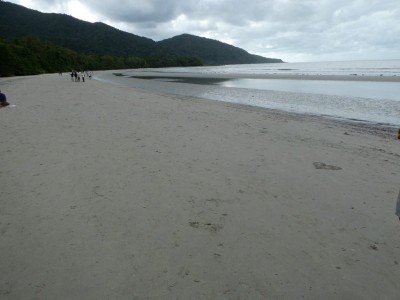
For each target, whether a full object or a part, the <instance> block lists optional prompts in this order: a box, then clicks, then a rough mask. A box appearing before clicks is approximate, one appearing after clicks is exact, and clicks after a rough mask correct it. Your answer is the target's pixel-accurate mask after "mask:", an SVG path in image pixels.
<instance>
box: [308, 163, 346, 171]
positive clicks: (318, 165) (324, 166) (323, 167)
mask: <svg viewBox="0 0 400 300" xmlns="http://www.w3.org/2000/svg"><path fill="white" fill-rule="evenodd" d="M313 165H314V167H315V168H316V169H317V170H342V168H341V167H336V166H331V165H327V164H325V163H323V162H314V163H313Z"/></svg>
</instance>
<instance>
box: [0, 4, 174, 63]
mask: <svg viewBox="0 0 400 300" xmlns="http://www.w3.org/2000/svg"><path fill="white" fill-rule="evenodd" d="M21 36H35V37H38V38H40V39H42V40H46V41H49V42H52V43H53V44H56V45H59V46H62V47H65V48H69V49H72V50H75V51H77V52H81V53H97V54H102V55H123V56H145V55H149V56H151V55H155V54H160V53H159V47H158V46H157V44H156V42H155V41H153V40H151V39H148V38H145V37H140V36H137V35H134V34H131V33H127V32H123V31H121V30H118V29H115V28H113V27H111V26H108V25H106V24H103V23H90V22H85V21H81V20H79V19H76V18H74V17H71V16H68V15H65V14H48V13H41V12H38V11H36V10H32V9H28V8H25V7H23V6H20V5H17V4H13V3H9V2H4V1H0V37H4V38H8V39H10V38H15V37H21ZM166 52H167V51H165V53H164V54H167V53H166Z"/></svg>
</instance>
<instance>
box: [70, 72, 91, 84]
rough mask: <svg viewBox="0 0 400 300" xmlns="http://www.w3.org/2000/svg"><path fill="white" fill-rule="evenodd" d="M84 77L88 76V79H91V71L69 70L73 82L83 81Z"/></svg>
mask: <svg viewBox="0 0 400 300" xmlns="http://www.w3.org/2000/svg"><path fill="white" fill-rule="evenodd" d="M85 77H89V79H92V72H88V71H84V72H77V71H72V72H71V81H73V82H80V81H82V82H85Z"/></svg>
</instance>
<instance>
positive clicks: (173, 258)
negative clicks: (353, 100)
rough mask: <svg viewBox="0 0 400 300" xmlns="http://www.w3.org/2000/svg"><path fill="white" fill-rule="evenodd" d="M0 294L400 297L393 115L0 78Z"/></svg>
mask: <svg viewBox="0 0 400 300" xmlns="http://www.w3.org/2000/svg"><path fill="white" fill-rule="evenodd" d="M0 87H1V90H3V91H4V92H5V93H6V94H7V96H8V99H9V102H10V103H11V104H14V105H16V107H13V108H2V109H0V125H1V128H2V130H1V133H0V135H1V138H0V149H1V155H0V166H1V169H0V190H1V193H0V239H1V243H0V253H1V254H2V255H1V258H0V269H1V275H0V278H1V281H0V298H1V299H303V298H304V299H397V298H398V278H399V276H400V268H399V263H400V222H399V220H398V218H397V216H396V215H395V205H396V199H397V196H398V193H399V177H400V159H399V158H400V154H399V140H398V139H397V130H396V129H395V128H386V127H382V126H375V125H368V124H363V125H361V124H355V123H345V122H337V121H333V120H329V119H324V118H319V117H310V116H303V115H296V114H289V113H283V112H278V111H273V110H267V109H260V108H255V107H249V106H242V105H237V104H229V103H223V102H217V101H208V100H203V99H194V98H189V97H179V96H171V95H164V94H160V93H151V92H145V91H142V90H138V89H132V88H127V87H119V86H114V85H110V84H107V83H103V82H98V81H95V80H87V82H85V83H73V82H71V81H70V79H69V77H68V76H66V75H64V76H59V75H42V76H32V77H24V78H11V79H0Z"/></svg>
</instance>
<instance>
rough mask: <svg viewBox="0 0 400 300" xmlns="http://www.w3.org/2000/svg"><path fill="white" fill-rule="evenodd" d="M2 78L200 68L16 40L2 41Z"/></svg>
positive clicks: (180, 60)
mask: <svg viewBox="0 0 400 300" xmlns="http://www.w3.org/2000/svg"><path fill="white" fill-rule="evenodd" d="M0 57H1V59H0V76H3V77H4V76H19V75H36V74H43V73H55V72H65V71H67V72H68V71H71V70H113V69H132V68H158V67H178V66H200V65H202V63H201V61H200V60H199V59H197V58H193V57H178V56H153V57H142V58H141V57H135V56H111V55H99V54H82V53H77V52H75V51H72V50H70V49H66V48H63V47H60V46H56V45H54V44H51V43H49V42H45V41H42V40H40V39H38V38H36V37H20V38H16V39H13V40H6V39H3V38H0Z"/></svg>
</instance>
